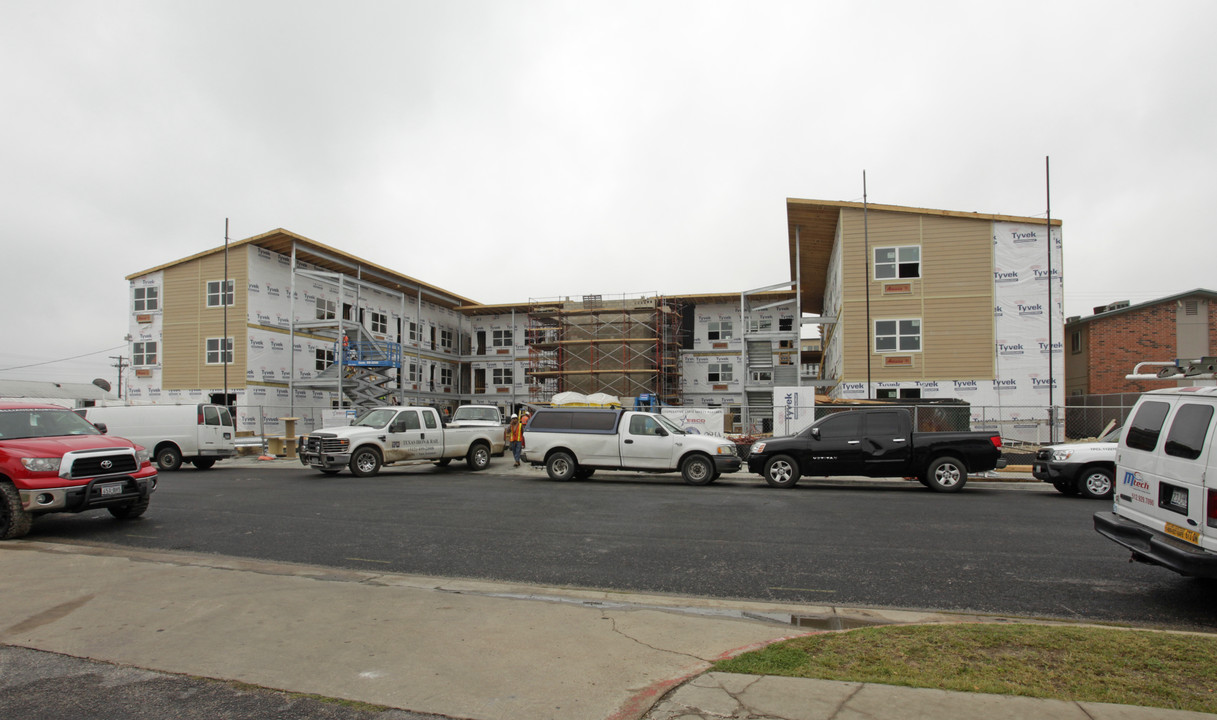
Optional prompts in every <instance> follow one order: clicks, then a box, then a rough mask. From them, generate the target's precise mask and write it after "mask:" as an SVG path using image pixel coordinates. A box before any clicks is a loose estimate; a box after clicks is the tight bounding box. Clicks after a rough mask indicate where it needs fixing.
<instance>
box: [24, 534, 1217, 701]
mask: <svg viewBox="0 0 1217 720" xmlns="http://www.w3.org/2000/svg"><path fill="white" fill-rule="evenodd" d="M0 597H2V598H3V599H4V609H5V621H4V626H3V629H2V630H0V644H5V645H12V646H19V647H25V648H32V649H37V650H43V651H49V652H54V653H60V654H64V655H69V656H72V657H78V658H87V659H92V660H97V661H104V662H108V663H117V664H120V665H126V666H133V667H137V668H144V669H147V670H155V671H161V672H168V673H177V674H184V675H192V676H201V677H208V678H217V679H225V680H233V681H239V682H242V683H249V684H252V685H257V686H261V687H267V688H274V689H279V690H288V691H292V692H299V693H310V694H317V695H321V696H326V697H334V698H344V699H349V700H358V701H362V702H367V703H374V704H377V705H384V706H388V707H392V708H401V709H405V710H409V711H412V712H417V713H432V714H436V715H443V716H447V717H452V718H473V719H478V720H482V719H485V720H514V719H518V720H538V719H542V718H570V719H574V720H585V719H601V718H611V719H628V718H644V717H646V718H651V719H652V720H675V719H676V718H684V719H689V718H711V717H713V718H722V717H732V718H777V719H783V718H784V719H786V720H804V719H809V718H848V717H867V718H879V719H883V718H919V717H925V718H931V717H932V718H935V719H937V720H953V719H954V718H965V717H966V718H975V717H989V718H1031V717H1035V718H1049V719H1054V718H1092V719H1103V718H1110V719H1111V720H1116V719H1117V718H1122V719H1125V720H1136V719H1139V718H1146V719H1148V718H1170V717H1178V718H1185V717H1210V716H1207V715H1202V714H1197V713H1171V712H1169V711H1165V710H1160V709H1151V708H1131V707H1127V706H1116V705H1095V704H1076V703H1069V702H1057V701H1045V700H1034V699H1028V698H1017V697H1004V696H991V695H976V694H967V693H949V692H941V691H934V690H915V689H908V688H896V687H888V686H882V685H860V684H851V683H836V682H824V681H813V680H792V679H786V678H769V677H765V678H761V677H755V676H743V675H727V674H718V673H712V674H704V673H706V671H707V670H708V668H709V667H710V664H711V663H712V662H713V661H714V660H716V659H719V658H723V657H727V656H729V655H732V654H735V653H737V652H740V651H742V650H745V649H749V648H754V647H761V646H763V645H765V644H768V643H771V642H773V641H776V640H780V639H782V638H787V637H793V636H796V635H800V634H804V633H806V632H807V630H806V628H801V627H798V626H795V625H794V624H792V618H795V617H802V618H811V619H812V620H813V621H822V624H824V625H825V626H829V625H831V624H833V623H837V624H840V623H846V624H848V623H851V622H857V623H865V624H870V623H924V622H955V621H960V620H967V621H975V620H978V619H983V618H977V617H973V616H952V615H943V614H933V613H915V612H899V611H871V610H851V609H846V608H834V607H815V606H807V605H780V604H768V603H757V602H724V601H715V600H710V599H705V598H682V597H668V596H653V595H627V594H620V593H606V592H594V591H581V590H571V589H553V588H541V587H534V586H525V585H513V584H503V583H490V582H477V581H469V580H449V579H440V578H428V577H421V576H409V575H397V574H379V573H373V572H359V571H348V570H336V569H332V568H324V567H313V566H306V565H293V564H286V563H269V562H258V561H250V560H243V559H238V558H228V557H220V556H207V555H195V554H188V553H172V552H153V551H133V550H130V549H126V548H123V549H118V548H99V547H93V546H76V545H65V544H52V543H40V542H37V541H10V542H5V543H3V545H0ZM673 690H675V691H674V692H673ZM184 702H188V700H185V701H184ZM165 714H166V716H172V715H173V712H172V709H171V708H167V709H166V713H165Z"/></svg>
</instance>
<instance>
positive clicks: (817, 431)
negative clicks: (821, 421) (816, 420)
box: [811, 427, 820, 440]
mask: <svg viewBox="0 0 1217 720" xmlns="http://www.w3.org/2000/svg"><path fill="white" fill-rule="evenodd" d="M811 436H812V437H813V438H815V439H816V440H819V439H820V428H818V427H813V428H812V429H811Z"/></svg>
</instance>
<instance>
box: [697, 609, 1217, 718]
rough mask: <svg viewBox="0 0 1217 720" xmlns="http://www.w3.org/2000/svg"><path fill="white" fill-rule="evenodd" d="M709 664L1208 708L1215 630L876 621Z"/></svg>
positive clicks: (1212, 703) (1215, 708)
mask: <svg viewBox="0 0 1217 720" xmlns="http://www.w3.org/2000/svg"><path fill="white" fill-rule="evenodd" d="M713 669H714V670H715V671H718V672H731V673H744V674H751V675H782V676H786V677H803V678H816V679H822V680H842V681H847V682H865V683H882V684H886V685H904V686H907V687H919V688H937V689H941V690H955V691H963V692H981V693H995V694H1000V695H1025V696H1028V697H1037V698H1052V699H1057V700H1076V701H1082V702H1103V703H1119V704H1123V705H1141V706H1145V707H1159V708H1170V709H1175V710H1193V711H1199V712H1209V713H1212V712H1217V692H1215V691H1217V637H1214V636H1205V635H1185V634H1174V633H1162V632H1152V631H1139V630H1119V629H1108V628H1093V627H1076V626H1058V625H1031V624H1027V625H1023V624H960V625H914V626H885V627H874V628H864V629H859V630H851V631H848V632H837V633H822V634H818V635H810V636H807V637H801V638H795V639H793V640H787V641H784V642H780V643H775V644H773V645H770V646H768V647H766V648H764V649H761V650H757V651H753V652H749V653H744V654H742V655H739V656H737V657H734V658H731V659H728V660H723V661H721V662H719V663H716V664H715V666H714V668H713Z"/></svg>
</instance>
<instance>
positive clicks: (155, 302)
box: [132, 287, 161, 312]
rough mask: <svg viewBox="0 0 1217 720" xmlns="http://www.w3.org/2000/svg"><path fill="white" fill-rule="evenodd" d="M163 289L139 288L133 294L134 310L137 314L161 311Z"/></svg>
mask: <svg viewBox="0 0 1217 720" xmlns="http://www.w3.org/2000/svg"><path fill="white" fill-rule="evenodd" d="M160 294H161V289H160V288H158V287H137V288H135V291H134V293H133V301H132V309H134V310H135V312H148V311H149V310H159V309H160V307H161V301H160Z"/></svg>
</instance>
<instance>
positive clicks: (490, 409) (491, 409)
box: [448, 405, 507, 427]
mask: <svg viewBox="0 0 1217 720" xmlns="http://www.w3.org/2000/svg"><path fill="white" fill-rule="evenodd" d="M448 424H449V425H461V426H463V427H473V426H481V427H501V426H505V425H506V424H507V423H505V422H503V413H502V412H500V411H499V409H498V408H497V407H495V406H494V405H461V406H460V407H458V408H457V409H456V410H454V411H453V412H452V419H451V420H449V421H448Z"/></svg>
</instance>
